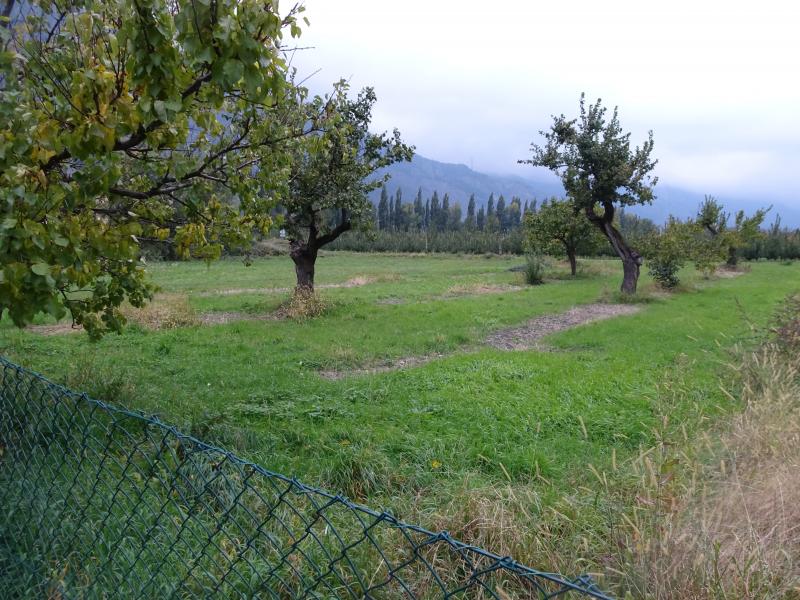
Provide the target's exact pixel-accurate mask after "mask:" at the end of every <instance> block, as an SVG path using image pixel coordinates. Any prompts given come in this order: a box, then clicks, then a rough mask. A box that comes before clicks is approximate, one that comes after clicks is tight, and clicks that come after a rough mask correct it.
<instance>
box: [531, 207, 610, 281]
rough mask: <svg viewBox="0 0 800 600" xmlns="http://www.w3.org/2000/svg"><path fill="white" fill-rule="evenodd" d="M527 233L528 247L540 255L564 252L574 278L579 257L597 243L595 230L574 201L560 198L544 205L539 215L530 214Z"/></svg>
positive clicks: (537, 213) (536, 213)
mask: <svg viewBox="0 0 800 600" xmlns="http://www.w3.org/2000/svg"><path fill="white" fill-rule="evenodd" d="M525 234H526V240H527V242H528V246H529V247H530V248H531V249H533V250H535V251H536V252H538V253H540V254H542V253H546V254H551V253H561V252H564V253H565V254H566V255H567V259H568V260H569V268H570V273H572V275H573V276H574V275H575V274H576V272H577V260H576V256H577V254H578V253H579V252H582V251H587V252H588V251H591V250H592V246H593V242H595V241H596V234H595V228H594V227H593V226H592V224H591V223H589V221H588V220H587V219H586V217H584V216H583V215H582V214H580V213H579V212H578V211H577V209H576V206H575V204H574V202H572V201H571V200H559V199H557V198H551V199H550V201H549V202H548V201H545V202H543V203H542V206H541V208H540V209H539V210H538V212H535V213H533V212H532V213H528V214H527V215H526V217H525Z"/></svg>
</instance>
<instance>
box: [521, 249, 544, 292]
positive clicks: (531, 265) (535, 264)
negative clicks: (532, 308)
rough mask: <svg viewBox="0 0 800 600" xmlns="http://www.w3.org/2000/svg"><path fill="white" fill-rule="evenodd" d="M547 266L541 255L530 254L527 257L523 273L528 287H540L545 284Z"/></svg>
mask: <svg viewBox="0 0 800 600" xmlns="http://www.w3.org/2000/svg"><path fill="white" fill-rule="evenodd" d="M546 266H547V264H546V262H545V260H544V257H543V256H542V255H541V254H528V255H527V256H526V257H525V270H524V271H523V272H522V273H523V276H524V277H525V283H527V284H528V285H540V284H542V283H544V270H545V267H546Z"/></svg>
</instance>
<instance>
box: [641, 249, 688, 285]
mask: <svg viewBox="0 0 800 600" xmlns="http://www.w3.org/2000/svg"><path fill="white" fill-rule="evenodd" d="M647 268H648V271H649V272H650V275H651V276H652V277H653V279H655V280H656V282H657V283H658V284H659V285H660V286H661V287H662V288H665V289H671V288H674V287H676V286H677V285H678V284H679V283H680V279H678V271H680V268H681V265H680V263H679V261H677V260H675V259H674V258H671V257H662V256H656V257H653V258H651V259H650V260H649V261H648V263H647Z"/></svg>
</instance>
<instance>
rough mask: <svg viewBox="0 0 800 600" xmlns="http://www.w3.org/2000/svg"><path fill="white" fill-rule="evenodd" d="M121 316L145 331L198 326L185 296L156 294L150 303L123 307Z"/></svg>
mask: <svg viewBox="0 0 800 600" xmlns="http://www.w3.org/2000/svg"><path fill="white" fill-rule="evenodd" d="M122 314H123V315H124V316H125V318H126V319H127V320H128V321H129V322H132V323H136V324H137V325H140V326H141V327H144V328H145V329H151V330H158V329H175V328H177V327H189V326H192V325H197V324H198V319H197V315H196V314H195V312H194V309H192V307H191V306H190V304H189V299H188V297H187V296H186V295H185V294H158V295H157V296H156V297H155V298H154V299H153V301H152V302H148V303H147V304H145V305H144V306H142V307H140V308H137V307H135V306H125V307H123V308H122Z"/></svg>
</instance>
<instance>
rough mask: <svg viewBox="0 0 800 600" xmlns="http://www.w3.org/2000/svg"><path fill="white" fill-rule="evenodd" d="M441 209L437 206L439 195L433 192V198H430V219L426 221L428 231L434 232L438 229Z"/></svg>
mask: <svg viewBox="0 0 800 600" xmlns="http://www.w3.org/2000/svg"><path fill="white" fill-rule="evenodd" d="M441 210H442V207H441V206H439V193H438V192H437V191H436V190H434V191H433V196H431V212H430V217H429V219H428V225H429V227H430V229H432V230H434V231H436V230H438V228H439V218H440V217H439V213H440V212H441Z"/></svg>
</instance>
